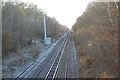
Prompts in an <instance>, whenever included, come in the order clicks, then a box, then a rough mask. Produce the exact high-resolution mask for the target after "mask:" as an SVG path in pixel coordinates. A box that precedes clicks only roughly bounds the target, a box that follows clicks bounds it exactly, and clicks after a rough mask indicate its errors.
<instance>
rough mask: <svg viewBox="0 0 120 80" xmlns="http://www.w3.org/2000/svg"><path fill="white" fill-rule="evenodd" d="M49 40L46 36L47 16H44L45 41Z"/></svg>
mask: <svg viewBox="0 0 120 80" xmlns="http://www.w3.org/2000/svg"><path fill="white" fill-rule="evenodd" d="M46 38H47V34H46V16H45V15H44V40H45V39H46Z"/></svg>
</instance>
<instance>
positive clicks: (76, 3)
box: [23, 0, 92, 29]
mask: <svg viewBox="0 0 120 80" xmlns="http://www.w3.org/2000/svg"><path fill="white" fill-rule="evenodd" d="M23 1H24V2H30V3H34V4H36V5H37V6H38V8H41V9H42V10H45V12H46V13H47V14H48V16H50V17H55V18H56V20H57V21H58V22H59V23H60V24H62V25H66V26H67V27H68V28H70V29H71V27H72V25H73V24H74V23H75V21H76V19H77V17H79V16H80V15H82V13H83V12H84V11H85V9H86V7H87V5H88V3H89V2H90V1H92V0H23Z"/></svg>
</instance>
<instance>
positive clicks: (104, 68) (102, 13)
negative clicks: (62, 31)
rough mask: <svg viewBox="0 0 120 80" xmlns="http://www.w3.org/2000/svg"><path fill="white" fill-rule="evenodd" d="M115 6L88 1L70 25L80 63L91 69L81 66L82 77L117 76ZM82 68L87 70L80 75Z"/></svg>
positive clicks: (109, 3) (116, 13) (113, 4)
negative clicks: (84, 9)
mask: <svg viewBox="0 0 120 80" xmlns="http://www.w3.org/2000/svg"><path fill="white" fill-rule="evenodd" d="M118 6H120V5H118V3H116V2H100V3H99V2H91V3H89V5H88V7H87V8H86V11H85V12H84V13H83V15H82V16H80V17H78V18H77V21H76V23H75V24H74V26H73V27H72V29H73V35H74V41H75V46H76V48H77V51H78V53H79V54H80V55H81V59H80V60H81V61H80V63H81V64H82V63H83V66H88V67H90V68H91V66H92V68H93V69H92V70H91V71H89V70H90V68H82V70H83V72H82V73H83V76H82V77H93V78H94V77H101V78H106V77H107V78H109V77H110V78H112V77H118V73H117V70H118V42H117V41H118V23H119V21H118V19H119V17H118V16H119V9H118ZM82 60H83V61H85V62H82ZM85 70H88V72H89V73H86V74H84V71H85Z"/></svg>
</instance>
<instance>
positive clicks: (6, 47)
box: [2, 2, 67, 56]
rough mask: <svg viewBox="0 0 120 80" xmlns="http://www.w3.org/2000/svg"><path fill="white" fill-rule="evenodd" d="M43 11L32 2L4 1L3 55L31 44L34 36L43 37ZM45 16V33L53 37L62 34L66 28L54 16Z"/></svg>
mask: <svg viewBox="0 0 120 80" xmlns="http://www.w3.org/2000/svg"><path fill="white" fill-rule="evenodd" d="M43 16H44V12H43V11H42V10H41V9H39V8H38V7H37V6H36V5H34V4H32V3H22V2H5V3H4V4H3V7H2V53H3V56H4V55H6V54H10V53H11V52H17V49H18V48H19V47H20V48H22V47H24V46H26V45H29V44H31V42H32V40H33V38H34V37H38V38H41V39H43V37H44V27H43V26H44V24H43ZM46 18H47V35H48V36H49V37H52V38H53V39H55V38H57V37H59V36H62V35H63V34H64V33H65V32H66V30H67V28H66V26H64V25H61V24H59V22H58V21H57V20H56V19H55V18H50V17H49V16H48V15H47V14H46Z"/></svg>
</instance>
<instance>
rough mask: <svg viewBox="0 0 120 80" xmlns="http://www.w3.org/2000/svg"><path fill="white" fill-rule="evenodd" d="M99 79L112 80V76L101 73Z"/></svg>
mask: <svg viewBox="0 0 120 80" xmlns="http://www.w3.org/2000/svg"><path fill="white" fill-rule="evenodd" d="M99 76H100V78H114V76H111V75H108V74H107V73H106V72H103V73H101V74H100V75H99Z"/></svg>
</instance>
